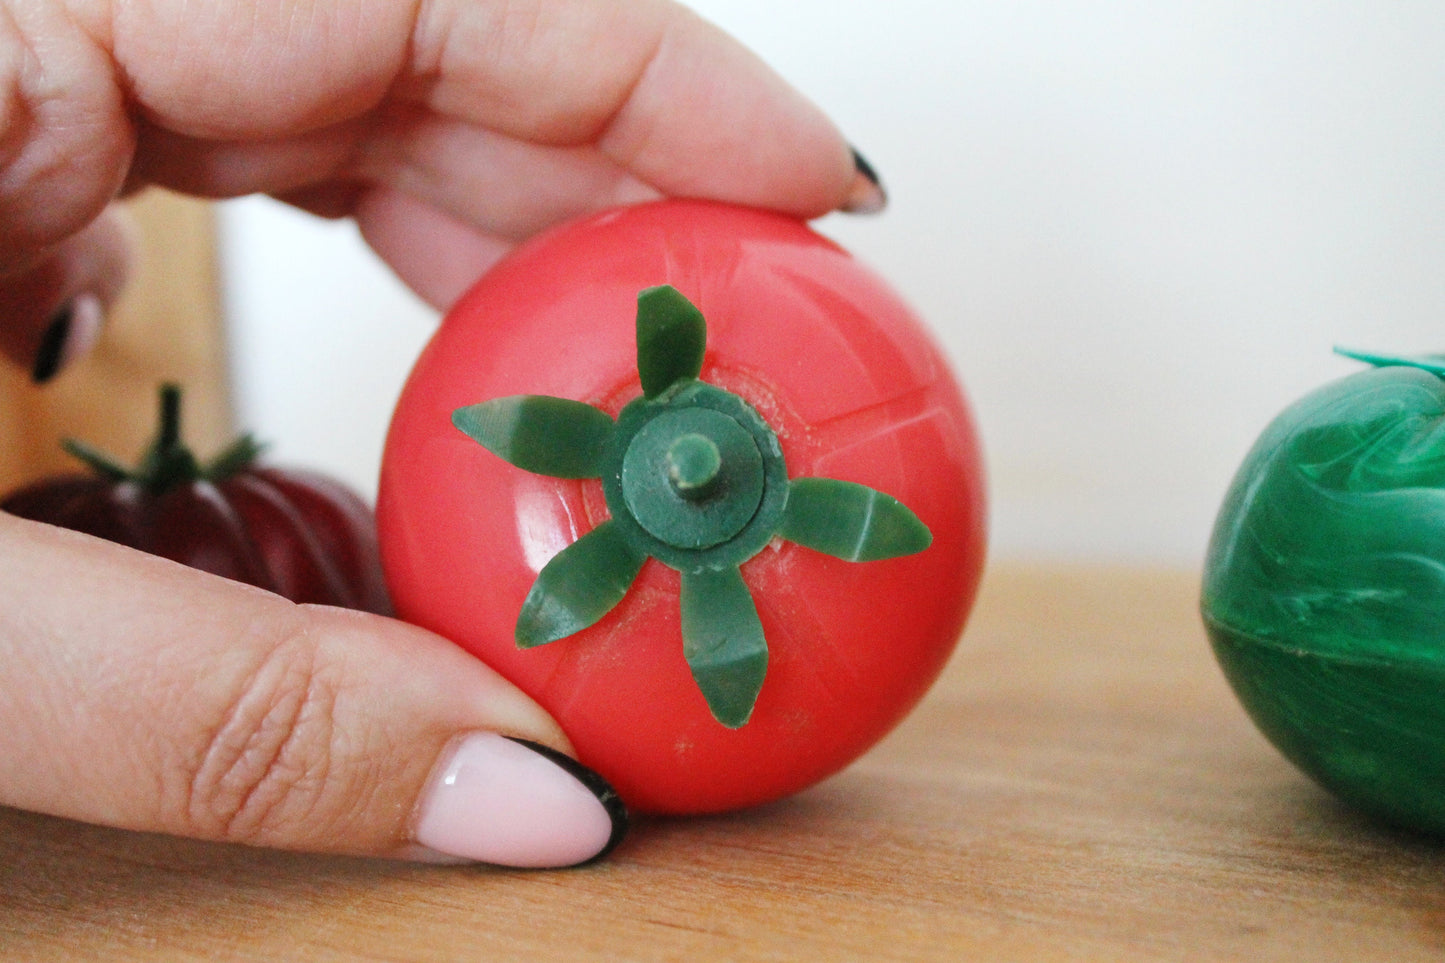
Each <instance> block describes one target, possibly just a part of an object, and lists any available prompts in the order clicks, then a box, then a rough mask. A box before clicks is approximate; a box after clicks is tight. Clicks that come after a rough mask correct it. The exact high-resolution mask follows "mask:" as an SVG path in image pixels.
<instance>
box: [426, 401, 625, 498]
mask: <svg viewBox="0 0 1445 963" xmlns="http://www.w3.org/2000/svg"><path fill="white" fill-rule="evenodd" d="M452 424H454V425H456V426H457V428H458V429H460V430H461V431H462V433H463V434H465V435H467V436H468V437H469V438H472V439H473V440H475V441H477V442H479V443H480V444H481V445H482V446H483V447H484V448H486V449H487V450H488V451H490V452H491V453H492V454H494V455H496V456H497V457H499V458H501V459H503V460H504V461H507V462H510V463H511V464H513V465H516V466H517V467H518V468H521V469H524V470H526V471H530V472H535V473H536V474H538V475H549V476H551V477H553V478H597V477H599V476H600V475H601V474H602V465H603V461H604V455H605V453H606V451H607V443H608V442H609V441H610V440H611V438H612V432H613V428H614V424H613V421H612V418H611V416H610V415H608V414H607V412H605V411H602V410H601V409H599V408H594V407H592V406H591V405H588V404H583V403H582V402H580V401H568V400H567V399H566V398H552V397H549V396H547V395H513V396H511V397H509V398H497V399H494V400H492V401H485V402H483V403H481V404H479V405H468V406H466V407H464V408H458V409H457V410H456V411H453V412H452Z"/></svg>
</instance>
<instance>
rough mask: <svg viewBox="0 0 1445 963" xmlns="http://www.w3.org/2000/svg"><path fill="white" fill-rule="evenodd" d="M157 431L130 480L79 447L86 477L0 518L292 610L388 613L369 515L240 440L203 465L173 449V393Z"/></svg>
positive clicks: (6, 506)
mask: <svg viewBox="0 0 1445 963" xmlns="http://www.w3.org/2000/svg"><path fill="white" fill-rule="evenodd" d="M160 409H161V415H160V422H161V424H160V429H159V432H158V437H157V439H156V442H155V444H154V445H153V446H152V447H151V450H150V452H149V453H148V454H147V456H146V457H145V458H144V459H143V460H142V463H141V465H140V467H139V468H138V469H136V470H135V471H130V470H127V469H125V468H123V467H121V466H120V465H119V464H118V463H116V462H115V461H114V460H112V459H111V458H110V457H109V456H107V455H105V454H103V453H101V452H99V451H96V450H95V449H93V448H90V447H88V446H86V445H83V444H79V443H76V442H68V443H67V446H66V447H67V449H68V450H69V451H70V452H71V453H72V454H75V455H76V456H77V457H79V458H81V459H82V460H84V461H85V462H87V463H88V464H89V465H90V467H91V468H92V469H93V471H92V473H91V474H88V475H87V474H79V473H77V474H72V475H62V476H58V477H55V478H48V479H44V480H41V481H38V482H34V483H33V484H30V485H27V486H26V487H24V488H21V489H20V490H18V491H15V492H12V493H11V494H10V495H8V496H6V498H5V499H4V501H0V510H3V511H6V512H9V513H10V514H12V515H18V516H20V517H21V518H29V519H32V520H34V521H40V522H48V523H50V524H52V525H59V526H60V527H61V528H69V529H73V530H75V531H78V532H84V533H86V534H88V535H94V536H96V537H97V538H104V539H106V540H108V541H112V542H118V543H120V544H121V545H126V546H129V547H130V548H135V549H139V550H140V551H143V552H149V553H150V554H152V555H160V556H162V557H163V558H169V559H171V560H172V561H176V562H180V563H181V564H183V565H189V566H190V567H192V568H197V569H201V570H202V571H206V572H210V573H212V574H214V575H220V576H223V577H225V578H230V579H235V580H236V581H238V582H246V583H247V584H250V585H257V586H260V587H261V588H264V589H267V590H269V591H272V592H275V593H277V594H278V595H282V596H285V597H286V598H288V599H291V600H292V601H293V602H311V603H316V604H321V605H339V606H342V607H344V608H352V609H361V610H363V611H368V612H376V613H379V614H383V615H388V614H390V613H391V603H390V601H389V600H388V598H387V595H386V585H385V583H384V581H383V579H382V574H381V560H380V557H379V554H378V550H377V543H376V522H375V519H374V518H373V516H372V513H371V509H370V508H368V507H367V505H366V503H365V502H363V501H362V500H361V498H360V496H358V495H357V494H356V493H354V492H352V491H351V490H350V489H349V488H347V487H346V486H344V485H342V484H341V483H340V482H337V481H335V480H333V479H330V478H327V477H325V476H323V475H319V474H316V473H314V472H306V471H296V470H294V469H285V468H273V467H267V466H264V465H260V464H257V463H256V462H255V458H256V457H257V455H258V454H259V453H260V448H259V446H258V445H257V444H256V443H255V442H254V441H252V440H251V438H250V437H249V436H246V437H243V438H241V439H240V440H238V441H237V442H236V444H234V445H232V446H231V447H230V448H229V449H228V450H227V451H226V452H224V453H222V454H221V455H220V456H219V457H217V458H216V459H215V460H213V461H212V462H211V463H210V464H207V465H202V464H200V463H198V462H197V461H196V459H195V457H194V456H193V455H192V454H191V452H190V451H189V450H188V449H187V448H186V447H185V446H184V445H183V444H182V443H181V439H180V391H179V389H177V388H175V387H174V386H170V385H167V386H164V387H162V388H161V392H160Z"/></svg>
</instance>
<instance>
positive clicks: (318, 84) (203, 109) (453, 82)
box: [114, 0, 858, 216]
mask: <svg viewBox="0 0 1445 963" xmlns="http://www.w3.org/2000/svg"><path fill="white" fill-rule="evenodd" d="M249 6H250V7H251V9H250V10H248V11H246V15H245V16H233V17H227V18H198V17H194V16H183V15H182V14H181V12H180V10H181V8H183V7H185V5H184V4H182V3H180V2H179V0H167V2H158V3H154V4H136V5H125V6H124V8H123V9H124V15H123V16H119V17H118V18H117V21H116V25H115V46H114V50H115V57H116V61H117V63H118V65H119V67H120V72H121V73H122V75H124V76H127V77H129V78H131V79H132V89H133V91H134V94H135V96H136V97H137V99H138V101H139V103H140V104H141V106H142V109H143V111H144V115H145V119H146V123H147V125H149V126H151V127H153V128H155V129H156V130H157V131H158V132H161V133H162V134H163V135H164V136H162V137H159V138H156V139H154V142H155V143H156V144H157V145H159V146H163V147H164V149H165V152H166V154H167V155H168V156H167V157H164V158H153V157H142V158H141V159H140V162H141V166H142V168H146V167H151V169H152V170H153V171H154V173H155V174H156V175H157V177H158V179H162V180H164V179H166V176H167V173H168V172H176V171H180V170H184V171H185V174H184V176H185V177H186V178H187V179H188V183H187V184H186V185H184V186H186V187H188V188H189V189H193V190H198V191H200V192H203V193H206V192H215V193H243V192H247V191H257V190H259V191H272V192H274V191H290V190H294V189H296V188H298V187H303V186H305V185H306V184H308V183H313V182H318V181H324V180H328V179H331V178H333V177H335V176H339V175H344V174H345V173H346V172H347V171H348V170H349V169H375V165H374V164H370V165H369V164H368V161H369V160H370V159H369V158H368V157H367V156H366V155H367V152H368V151H369V150H370V149H371V148H372V147H373V146H374V145H375V144H376V142H378V141H384V140H385V139H386V136H387V133H388V131H387V127H388V125H390V124H394V121H395V117H394V114H395V109H396V108H397V107H398V106H405V107H409V108H415V109H420V110H423V111H425V112H427V113H428V114H431V115H433V116H435V117H439V118H444V119H446V120H448V121H454V122H458V123H462V124H466V125H471V126H474V127H476V128H481V129H484V130H487V131H489V132H492V133H495V134H499V135H502V136H505V137H508V138H512V139H515V140H517V141H522V142H527V143H534V144H540V145H546V146H550V147H560V148H577V147H589V148H595V149H596V150H597V151H599V152H600V153H601V154H602V155H603V156H604V157H605V158H607V159H608V160H609V161H611V162H612V163H615V164H616V165H618V166H619V167H620V168H621V169H622V170H623V171H625V172H626V173H627V174H628V175H630V176H631V177H633V178H636V179H637V180H640V181H642V182H643V183H645V184H647V185H649V186H650V187H652V188H655V189H656V190H657V191H658V192H660V193H663V194H680V195H687V196H698V197H708V198H713V199H717V200H727V201H733V202H737V203H744V204H754V205H758V206H765V207H772V208H776V209H779V210H784V211H786V212H788V213H793V214H797V215H799V216H816V215H818V214H822V213H825V212H827V211H829V210H832V209H835V208H838V207H841V206H844V205H845V204H847V203H848V200H849V193H850V190H851V189H852V188H853V186H854V183H855V180H856V178H857V177H858V171H857V168H856V167H855V165H854V160H853V155H852V153H851V151H850V149H849V147H848V145H847V143H846V141H845V140H844V138H843V137H842V135H841V134H840V133H839V132H838V130H837V128H836V127H835V126H834V125H833V124H832V122H831V121H830V120H829V119H828V118H827V117H826V116H825V115H824V114H823V112H822V111H821V110H819V109H818V108H817V107H816V106H815V105H813V104H812V103H811V102H810V101H808V100H807V99H806V98H804V97H803V96H801V95H800V94H799V93H798V92H797V91H795V90H794V89H793V88H792V87H790V86H789V85H788V84H787V83H786V82H784V81H783V80H782V79H781V78H780V77H778V76H777V74H775V73H774V72H773V71H772V70H771V69H770V68H768V67H767V66H766V65H765V64H764V63H763V62H762V61H761V60H759V59H758V58H757V57H756V56H754V55H753V54H752V53H751V52H749V51H748V50H747V49H746V48H745V47H743V46H742V45H741V44H739V43H737V42H736V41H734V40H733V39H732V38H731V37H729V36H728V35H727V34H725V33H723V32H722V31H721V30H719V29H717V28H716V27H714V26H712V25H711V24H709V23H707V22H706V21H704V20H703V19H701V18H700V17H698V16H697V15H696V14H694V13H692V12H691V11H689V10H687V9H686V8H684V7H682V6H679V5H678V4H676V3H672V2H669V0H631V2H628V3H612V2H599V0H510V2H500V0H491V2H468V0H436V2H432V3H427V4H420V5H415V6H410V7H408V6H399V5H398V6H393V5H389V4H386V5H384V4H364V5H359V4H356V3H355V0H318V2H314V3H309V4H305V5H303V6H304V7H305V12H306V16H305V17H304V18H303V17H298V16H297V4H296V3H295V2H294V0H253V2H252V3H251V4H250V5H249ZM358 8H361V9H365V10H366V12H367V14H368V15H367V16H359V15H357V13H356V11H357V9H358ZM374 8H377V9H374ZM238 23H239V24H244V26H237V24H238ZM178 50H179V51H205V52H206V54H205V55H204V57H201V56H200V55H198V54H194V53H193V54H191V55H189V56H186V55H183V56H179V57H178V56H176V55H175V51H178ZM198 90H201V91H203V92H204V96H200V95H198V94H197V91H198ZM187 146H189V147H190V149H191V150H194V151H196V152H198V153H199V155H200V156H199V158H198V157H187V156H186V154H187ZM147 147H148V143H147V139H146V138H145V137H143V138H142V144H141V148H142V151H143V152H144V151H145V150H146V149H147ZM198 159H199V160H201V161H202V162H200V163H197V160H198Z"/></svg>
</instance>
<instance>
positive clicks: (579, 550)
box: [516, 521, 646, 649]
mask: <svg viewBox="0 0 1445 963" xmlns="http://www.w3.org/2000/svg"><path fill="white" fill-rule="evenodd" d="M644 561H646V556H641V555H638V554H637V553H635V552H634V551H633V550H632V548H631V546H630V545H629V544H628V543H627V540H626V539H625V538H624V537H623V536H622V535H621V533H620V532H619V531H618V529H617V525H616V523H615V522H611V521H606V522H603V523H602V524H601V525H598V526H597V527H596V528H594V529H593V530H592V531H590V532H588V533H587V534H586V535H583V536H582V537H581V538H579V539H578V540H577V541H575V542H573V543H572V544H571V545H569V546H567V547H566V548H564V549H563V550H562V551H561V552H559V553H558V554H557V555H556V556H554V557H553V559H552V560H551V561H550V562H548V563H547V564H546V565H545V566H544V567H543V568H542V571H541V573H540V574H539V575H538V576H537V581H536V582H534V583H533V584H532V590H531V591H530V592H528V593H527V599H526V601H524V602H523V603H522V612H521V614H520V615H519V616H518V617H517V630H516V638H517V645H518V646H519V647H521V648H524V649H530V648H532V647H534V646H538V645H543V644H545V643H547V642H555V641H556V640H558V639H562V638H566V637H567V636H569V635H571V634H573V633H574V632H580V631H582V630H583V629H585V628H588V627H589V626H592V625H595V624H596V623H597V622H598V621H599V620H601V618H602V617H603V616H604V615H606V614H607V613H608V612H610V611H612V609H613V608H614V607H615V606H616V605H617V603H618V602H621V601H622V599H623V597H624V596H625V595H626V594H627V590H628V589H629V588H630V587H631V586H632V582H633V580H634V579H635V578H637V573H638V572H639V571H641V570H642V563H643V562H644Z"/></svg>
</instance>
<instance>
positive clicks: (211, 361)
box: [0, 190, 231, 492]
mask: <svg viewBox="0 0 1445 963" xmlns="http://www.w3.org/2000/svg"><path fill="white" fill-rule="evenodd" d="M127 208H128V210H129V212H130V214H131V216H132V218H133V220H134V221H135V224H136V226H137V228H138V229H139V230H138V238H139V241H140V244H139V249H138V251H137V259H136V270H135V274H134V275H133V277H132V279H131V282H130V283H129V285H128V286H127V288H126V291H125V294H124V295H123V296H122V298H121V300H120V301H119V302H118V303H117V304H116V305H115V307H114V309H113V310H112V311H111V313H110V317H109V318H108V319H107V323H106V326H105V330H104V332H103V334H102V337H101V340H100V342H99V343H98V344H97V345H96V348H95V350H94V351H93V352H92V353H91V354H90V355H89V356H88V357H86V358H84V359H82V360H80V361H78V362H77V363H76V364H75V365H74V366H73V367H71V368H69V369H68V370H66V371H64V372H62V373H61V374H60V375H59V376H58V377H57V378H56V379H55V380H54V381H53V382H51V383H50V384H48V385H45V386H44V387H36V386H35V385H33V384H31V382H30V379H29V373H28V372H23V371H16V370H14V369H12V368H9V367H7V366H3V365H0V399H3V401H0V492H8V491H10V490H12V489H13V488H16V487H18V486H19V485H20V484H22V483H24V482H26V481H30V480H33V479H36V478H42V477H45V476H47V475H52V474H56V473H59V472H68V471H75V470H77V469H78V467H79V465H78V463H77V462H76V461H75V460H74V459H73V458H71V457H70V456H68V455H66V454H65V453H64V452H63V451H61V449H60V440H61V439H62V438H65V437H76V438H83V439H85V440H86V441H89V442H91V443H92V444H95V445H98V446H99V447H101V448H104V449H106V450H107V451H110V452H112V453H114V454H115V455H117V456H119V457H120V458H122V459H123V460H124V461H126V462H130V461H131V460H133V459H134V458H136V456H138V455H139V453H140V451H141V450H142V448H143V447H144V445H145V444H146V443H147V442H148V441H150V439H151V438H152V437H153V436H154V434H155V425H156V390H157V387H158V385H159V384H160V383H161V382H162V381H166V380H172V381H177V382H179V383H181V384H182V385H184V386H185V388H186V402H185V435H186V440H187V441H188V442H189V443H190V444H191V445H192V446H193V447H194V448H195V449H196V450H197V452H198V453H199V454H202V455H208V454H211V453H212V452H214V451H215V450H217V449H218V448H219V447H221V445H222V444H224V442H225V441H227V440H228V439H229V435H230V432H231V423H230V405H229V394H228V382H227V377H226V362H225V342H224V335H223V331H222V326H221V311H220V301H219V291H218V284H217V265H216V242H215V225H214V218H213V215H212V210H211V206H210V205H209V204H207V203H205V202H203V201H197V200H192V199H188V198H182V197H180V196H178V195H175V194H169V193H166V192H164V191H160V190H150V191H147V192H145V193H144V194H142V195H140V196H138V197H137V198H135V199H134V200H132V201H129V202H128V203H127Z"/></svg>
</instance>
